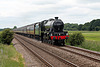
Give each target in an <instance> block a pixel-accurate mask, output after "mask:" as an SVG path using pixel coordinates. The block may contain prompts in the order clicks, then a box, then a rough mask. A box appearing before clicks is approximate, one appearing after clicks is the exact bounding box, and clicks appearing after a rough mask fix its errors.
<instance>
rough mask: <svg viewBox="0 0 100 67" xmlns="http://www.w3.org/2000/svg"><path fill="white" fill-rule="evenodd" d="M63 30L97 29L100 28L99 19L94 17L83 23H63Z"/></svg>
mask: <svg viewBox="0 0 100 67" xmlns="http://www.w3.org/2000/svg"><path fill="white" fill-rule="evenodd" d="M64 30H71V31H77V30H79V31H99V30H100V19H95V20H92V21H90V22H87V23H85V24H79V25H78V24H72V23H65V24H64Z"/></svg>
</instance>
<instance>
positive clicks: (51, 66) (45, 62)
mask: <svg viewBox="0 0 100 67" xmlns="http://www.w3.org/2000/svg"><path fill="white" fill-rule="evenodd" d="M15 39H17V40H18V41H19V42H20V43H21V44H22V45H24V47H25V48H27V49H28V50H29V51H30V52H32V53H33V54H34V55H35V56H36V57H38V58H39V59H40V60H41V61H42V62H43V63H44V64H45V65H46V66H48V67H54V66H53V65H52V64H50V63H49V62H47V61H46V60H45V59H44V58H42V57H41V56H40V55H39V54H38V53H36V52H35V51H33V50H32V49H31V48H29V47H28V46H26V45H25V44H24V43H22V42H21V41H20V40H19V39H18V37H16V36H15Z"/></svg>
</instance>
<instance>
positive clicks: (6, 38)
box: [1, 29, 14, 45]
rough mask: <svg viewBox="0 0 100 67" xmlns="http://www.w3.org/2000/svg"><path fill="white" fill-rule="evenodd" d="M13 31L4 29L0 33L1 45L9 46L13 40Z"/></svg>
mask: <svg viewBox="0 0 100 67" xmlns="http://www.w3.org/2000/svg"><path fill="white" fill-rule="evenodd" d="M13 34H14V33H13V31H11V30H10V29H5V30H4V31H3V32H2V33H1V42H2V43H3V44H8V45H9V44H10V43H11V41H12V40H13Z"/></svg>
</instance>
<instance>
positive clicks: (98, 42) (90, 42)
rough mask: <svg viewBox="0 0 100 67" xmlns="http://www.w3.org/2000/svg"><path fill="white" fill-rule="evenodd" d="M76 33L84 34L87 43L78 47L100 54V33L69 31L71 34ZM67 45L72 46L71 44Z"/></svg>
mask: <svg viewBox="0 0 100 67" xmlns="http://www.w3.org/2000/svg"><path fill="white" fill-rule="evenodd" d="M74 32H82V34H83V36H84V37H85V42H83V43H82V44H81V45H75V46H76V47H81V48H85V49H89V50H93V51H98V52H100V31H69V34H71V33H74ZM66 44H67V45H70V44H69V43H66Z"/></svg>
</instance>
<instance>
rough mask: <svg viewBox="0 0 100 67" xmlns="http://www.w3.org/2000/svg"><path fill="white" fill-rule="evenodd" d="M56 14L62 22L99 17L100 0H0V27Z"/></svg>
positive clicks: (17, 24) (19, 24) (16, 24)
mask: <svg viewBox="0 0 100 67" xmlns="http://www.w3.org/2000/svg"><path fill="white" fill-rule="evenodd" d="M55 16H58V17H59V18H60V19H62V21H63V22H64V23H78V24H84V23H86V22H90V21H91V20H93V19H100V0H0V28H7V27H10V28H11V27H14V26H17V27H21V26H24V25H28V24H32V23H35V22H39V21H42V20H45V19H49V18H54V17H55Z"/></svg>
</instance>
